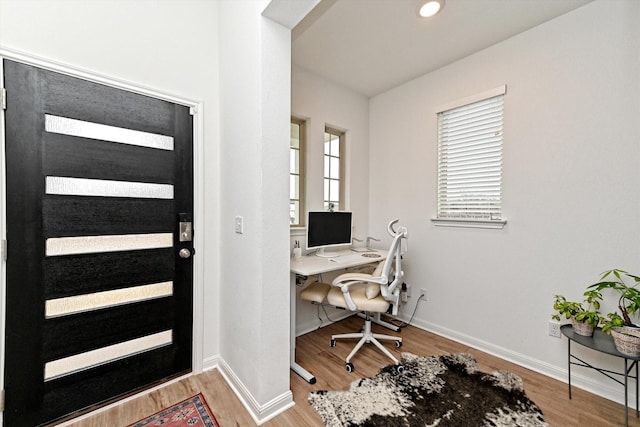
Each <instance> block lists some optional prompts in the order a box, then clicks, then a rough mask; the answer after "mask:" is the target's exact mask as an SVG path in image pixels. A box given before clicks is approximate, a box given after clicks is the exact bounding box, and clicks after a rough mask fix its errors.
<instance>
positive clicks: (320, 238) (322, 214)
mask: <svg viewBox="0 0 640 427" xmlns="http://www.w3.org/2000/svg"><path fill="white" fill-rule="evenodd" d="M348 245H351V212H327V211H310V212H309V214H308V216H307V249H317V251H316V255H317V256H321V257H327V258H331V257H334V256H338V254H337V253H336V252H327V251H325V248H326V247H329V246H348Z"/></svg>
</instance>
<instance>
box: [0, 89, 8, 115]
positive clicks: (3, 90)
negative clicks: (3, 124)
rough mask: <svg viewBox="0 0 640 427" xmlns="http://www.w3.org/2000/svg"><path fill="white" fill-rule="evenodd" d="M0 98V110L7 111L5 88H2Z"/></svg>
mask: <svg viewBox="0 0 640 427" xmlns="http://www.w3.org/2000/svg"><path fill="white" fill-rule="evenodd" d="M0 98H2V99H1V100H0V104H2V109H3V110H6V109H7V90H6V89H5V88H2V94H0Z"/></svg>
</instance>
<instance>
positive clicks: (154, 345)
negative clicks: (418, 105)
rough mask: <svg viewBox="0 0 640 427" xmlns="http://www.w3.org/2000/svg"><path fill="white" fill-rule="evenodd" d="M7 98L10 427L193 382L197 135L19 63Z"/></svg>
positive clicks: (169, 114)
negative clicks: (180, 378) (188, 377)
mask: <svg viewBox="0 0 640 427" xmlns="http://www.w3.org/2000/svg"><path fill="white" fill-rule="evenodd" d="M4 85H5V88H6V90H7V108H6V111H5V118H6V133H5V136H6V153H5V154H6V156H5V159H6V218H7V248H8V250H7V265H6V272H7V278H6V282H7V286H6V333H5V336H6V340H5V372H4V374H5V398H6V403H5V412H4V423H5V424H4V425H5V426H7V427H14V426H34V425H42V424H46V423H49V422H51V421H54V420H57V419H60V418H63V417H66V416H68V415H69V414H73V413H76V412H78V411H84V410H87V409H90V408H92V407H95V406H96V405H101V404H104V403H107V402H109V401H112V400H114V399H115V398H117V397H119V396H123V395H126V394H129V393H131V392H133V391H136V390H140V389H143V388H145V387H148V386H150V385H152V384H156V383H159V382H161V381H163V380H166V379H168V378H171V377H175V376H176V375H179V374H182V373H186V372H189V371H190V370H191V362H192V323H193V322H192V317H193V314H192V306H193V297H192V295H193V291H192V289H193V284H192V271H193V265H192V262H193V261H192V258H191V252H192V251H193V242H192V241H191V240H190V238H189V236H188V234H189V230H188V229H187V230H184V229H183V230H182V232H181V230H180V221H183V222H189V221H190V220H191V215H192V211H193V173H192V171H193V141H192V139H193V133H192V128H193V127H192V117H191V115H190V112H189V108H188V107H186V106H182V105H177V104H173V103H171V102H167V101H163V100H159V99H155V98H151V97H148V96H143V95H139V94H135V93H131V92H128V91H124V90H120V89H115V88H113V87H109V86H106V85H102V84H97V83H93V82H90V81H87V80H83V79H78V78H74V77H70V76H67V75H63V74H60V73H55V72H52V71H47V70H44V69H40V68H36V67H32V66H29V65H25V64H21V63H17V62H13V61H9V60H4ZM185 231H186V234H184V232H185ZM185 249H186V251H185Z"/></svg>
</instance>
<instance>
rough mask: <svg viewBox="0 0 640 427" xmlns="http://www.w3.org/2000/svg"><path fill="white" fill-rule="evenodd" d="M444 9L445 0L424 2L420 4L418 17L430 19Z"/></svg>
mask: <svg viewBox="0 0 640 427" xmlns="http://www.w3.org/2000/svg"><path fill="white" fill-rule="evenodd" d="M443 7H444V0H426V1H425V0H423V1H421V2H420V3H419V4H418V15H419V16H420V17H421V18H428V17H430V16H433V15H435V14H436V13H438V12H440V11H441V10H442V8H443Z"/></svg>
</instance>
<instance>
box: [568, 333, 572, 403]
mask: <svg viewBox="0 0 640 427" xmlns="http://www.w3.org/2000/svg"><path fill="white" fill-rule="evenodd" d="M567 341H568V344H567V372H568V373H569V399H571V340H567Z"/></svg>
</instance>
